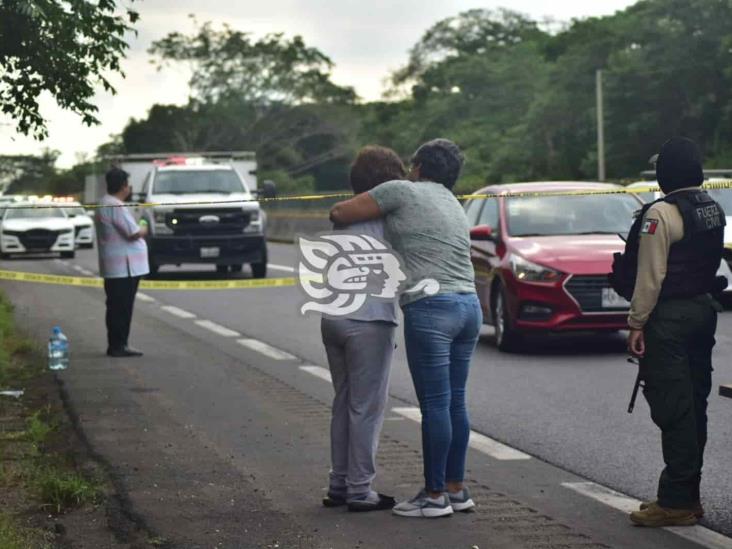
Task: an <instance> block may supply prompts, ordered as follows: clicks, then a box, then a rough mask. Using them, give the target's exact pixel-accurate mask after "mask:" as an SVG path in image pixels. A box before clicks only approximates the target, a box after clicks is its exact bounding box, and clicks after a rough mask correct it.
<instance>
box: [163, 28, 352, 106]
mask: <svg viewBox="0 0 732 549" xmlns="http://www.w3.org/2000/svg"><path fill="white" fill-rule="evenodd" d="M149 51H150V53H151V54H153V55H154V56H156V57H157V62H158V66H159V67H162V66H164V65H165V64H166V63H169V62H188V63H190V64H191V66H192V69H193V76H192V77H191V79H190V82H189V84H190V87H191V91H192V93H193V97H194V98H195V99H196V100H197V101H199V102H202V103H217V102H222V101H225V102H235V103H248V104H253V105H257V106H261V107H268V106H271V105H273V104H285V105H293V104H300V103H313V102H319V103H336V104H339V103H352V102H353V101H355V99H356V94H355V92H354V91H353V88H350V87H340V86H337V85H336V84H334V83H333V82H332V81H331V79H330V72H331V69H332V68H333V62H332V61H331V60H330V59H329V58H328V57H327V56H326V55H325V54H323V53H322V52H321V51H319V50H318V49H316V48H312V47H308V46H306V45H305V42H304V41H303V39H302V37H300V36H295V37H294V38H291V39H287V38H285V36H284V35H283V34H281V33H276V34H268V35H266V36H265V37H263V38H261V39H259V40H254V39H253V38H252V37H251V35H250V34H248V33H246V32H242V31H238V30H235V29H232V28H231V27H229V26H228V25H225V26H224V27H223V29H222V30H216V29H214V28H213V26H212V25H211V23H204V24H203V25H200V26H199V28H198V30H197V32H196V33H194V34H192V35H184V34H181V33H178V32H172V33H170V34H168V35H167V36H166V37H165V38H163V39H161V40H158V41H156V42H154V43H153V45H152V46H151V48H150V50H149Z"/></svg>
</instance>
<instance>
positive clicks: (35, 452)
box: [0, 292, 103, 549]
mask: <svg viewBox="0 0 732 549" xmlns="http://www.w3.org/2000/svg"><path fill="white" fill-rule="evenodd" d="M44 371H45V365H44V361H43V354H42V349H40V347H39V346H37V345H36V344H35V343H34V342H33V341H31V340H29V339H27V338H25V337H23V336H22V335H21V334H19V333H18V332H17V331H16V330H15V326H14V322H13V307H12V305H11V304H10V302H9V301H8V299H7V297H6V296H5V295H4V294H3V293H2V292H0V390H1V389H28V388H29V387H33V381H34V380H35V379H37V378H39V376H41V374H43V373H44ZM39 396H41V397H42V396H43V395H39ZM33 397H35V395H29V394H26V395H24V397H23V399H22V400H21V401H14V400H10V399H8V398H3V400H0V418H3V419H5V420H10V421H12V422H14V423H15V424H16V425H17V426H16V427H15V428H14V429H9V430H1V431H0V502H2V504H1V505H0V509H1V510H0V548H1V549H15V548H18V549H31V548H32V549H45V548H47V547H48V548H50V547H51V544H50V540H52V538H53V535H52V534H51V533H49V532H48V531H47V530H45V529H43V528H40V527H35V528H31V527H28V526H25V525H23V524H21V521H22V517H26V516H27V515H28V512H29V510H30V511H32V510H36V511H41V512H42V513H44V514H46V515H47V514H48V513H56V514H61V513H64V512H65V511H68V510H71V509H73V508H75V507H78V506H82V505H85V504H95V503H98V502H99V501H101V499H102V496H103V489H102V484H101V483H100V482H99V481H98V480H97V479H93V478H89V477H88V476H87V475H84V474H82V473H80V472H79V471H77V469H76V467H75V464H74V462H73V460H72V459H71V458H70V455H69V452H68V446H67V444H66V441H64V437H65V436H66V435H67V433H64V432H62V431H63V430H62V429H60V425H61V422H60V420H59V417H60V416H61V414H62V413H63V412H62V411H61V410H58V409H54V408H53V407H52V406H51V405H50V404H47V403H46V404H45V405H41V406H40V408H38V404H37V402H38V399H37V398H36V399H35V400H34V398H33ZM41 400H42V401H43V402H47V399H44V398H41ZM32 402H36V404H32ZM28 403H31V404H28ZM33 407H36V408H38V409H35V410H33ZM10 456H12V457H10ZM8 502H10V505H7V503H8Z"/></svg>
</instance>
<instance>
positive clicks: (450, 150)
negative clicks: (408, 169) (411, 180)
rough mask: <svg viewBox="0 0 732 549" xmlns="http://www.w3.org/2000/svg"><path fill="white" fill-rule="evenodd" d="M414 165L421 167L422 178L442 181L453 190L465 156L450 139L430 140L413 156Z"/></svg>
mask: <svg viewBox="0 0 732 549" xmlns="http://www.w3.org/2000/svg"><path fill="white" fill-rule="evenodd" d="M411 162H412V166H417V167H418V168H419V176H420V178H421V179H426V180H429V181H434V182H435V183H442V184H443V185H444V186H445V187H447V188H448V189H450V190H452V188H453V187H454V186H455V183H457V180H458V177H459V176H460V170H462V168H463V163H464V162H465V157H464V156H463V153H462V152H461V151H460V147H458V146H457V145H456V144H455V143H453V142H452V141H450V140H449V139H433V140H432V141H428V142H427V143H425V144H424V145H422V146H421V147H419V149H417V152H415V153H414V155H413V156H412V161H411Z"/></svg>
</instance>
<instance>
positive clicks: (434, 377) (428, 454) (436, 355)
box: [403, 294, 483, 492]
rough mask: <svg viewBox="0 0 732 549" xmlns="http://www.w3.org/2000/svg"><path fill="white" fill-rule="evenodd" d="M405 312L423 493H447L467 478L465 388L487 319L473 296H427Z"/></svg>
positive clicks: (410, 304)
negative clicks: (418, 420)
mask: <svg viewBox="0 0 732 549" xmlns="http://www.w3.org/2000/svg"><path fill="white" fill-rule="evenodd" d="M403 310H404V338H405V340H406V347H407V361H408V362H409V371H410V373H411V374H412V381H413V382H414V389H415V391H416V393H417V398H418V399H419V407H420V409H421V410H422V454H423V460H424V479H425V488H426V489H427V490H428V491H431V492H444V491H445V489H446V485H445V483H446V482H462V480H463V477H464V475H465V456H466V454H467V451H468V439H469V438H470V423H469V421H468V412H467V408H466V404H465V385H466V383H467V380H468V370H469V368H470V357H471V356H472V354H473V351H474V350H475V345H476V343H477V341H478V335H479V333H480V327H481V325H482V323H483V315H482V313H481V310H480V304H479V303H478V297H477V296H476V295H475V294H445V295H436V296H434V297H426V298H424V299H420V300H419V301H415V302H414V303H409V304H407V305H405V306H404V307H403Z"/></svg>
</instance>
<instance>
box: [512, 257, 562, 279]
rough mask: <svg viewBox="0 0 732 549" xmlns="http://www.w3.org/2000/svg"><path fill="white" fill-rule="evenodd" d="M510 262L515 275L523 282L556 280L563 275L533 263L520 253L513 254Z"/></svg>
mask: <svg viewBox="0 0 732 549" xmlns="http://www.w3.org/2000/svg"><path fill="white" fill-rule="evenodd" d="M509 263H510V265H511V271H512V272H513V274H514V276H515V277H516V278H517V279H519V280H521V281H522V282H555V281H557V280H559V279H560V278H561V277H562V273H560V272H559V271H555V270H554V269H550V268H549V267H544V266H543V265H537V264H536V263H532V262H531V261H529V260H528V259H524V258H523V257H521V256H520V255H514V254H512V255H511V257H510V258H509Z"/></svg>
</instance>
